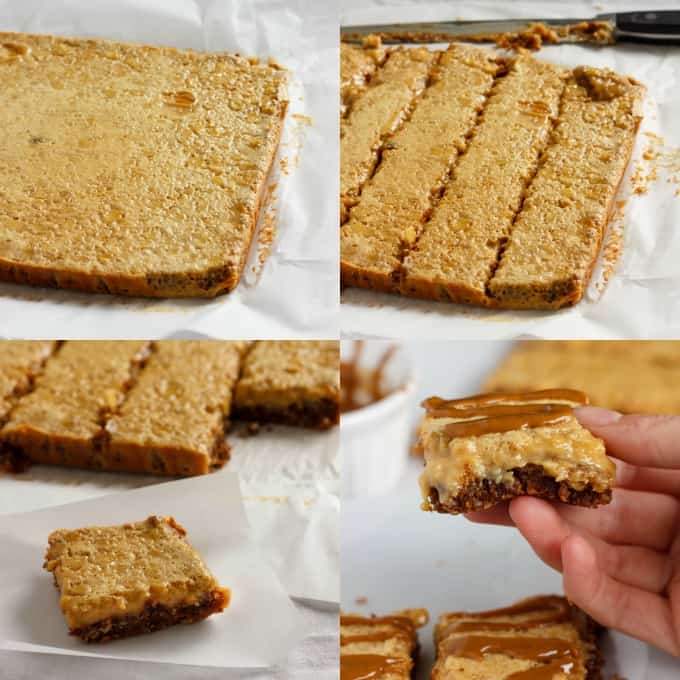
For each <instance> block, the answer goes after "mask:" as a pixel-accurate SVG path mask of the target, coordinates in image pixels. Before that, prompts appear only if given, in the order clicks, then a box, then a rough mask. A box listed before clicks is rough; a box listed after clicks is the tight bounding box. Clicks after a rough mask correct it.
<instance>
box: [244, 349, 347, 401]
mask: <svg viewBox="0 0 680 680" xmlns="http://www.w3.org/2000/svg"><path fill="white" fill-rule="evenodd" d="M339 367H340V346H339V343H338V342H337V341H335V340H300V341H287V340H263V341H260V342H257V343H256V344H255V345H254V347H253V348H252V349H251V350H250V352H249V353H248V355H247V356H246V358H245V361H244V365H243V369H242V371H241V377H240V379H239V381H238V383H237V385H236V393H235V397H234V399H235V402H236V405H237V406H251V405H253V404H254V403H258V404H261V405H263V406H269V407H276V406H281V407H285V406H286V405H289V404H291V403H300V402H301V403H304V401H315V400H320V399H329V400H332V401H336V402H339V400H340V368H339Z"/></svg>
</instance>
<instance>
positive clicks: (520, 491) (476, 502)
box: [423, 464, 612, 515]
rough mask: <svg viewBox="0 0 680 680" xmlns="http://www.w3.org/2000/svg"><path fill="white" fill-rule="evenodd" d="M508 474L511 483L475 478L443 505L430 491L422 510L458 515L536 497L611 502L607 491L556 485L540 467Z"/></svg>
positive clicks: (577, 502)
mask: <svg viewBox="0 0 680 680" xmlns="http://www.w3.org/2000/svg"><path fill="white" fill-rule="evenodd" d="M512 473H513V477H514V479H513V482H512V483H511V484H497V483H496V482H494V481H493V480H491V479H476V480H473V481H472V482H470V483H469V484H467V485H466V486H465V487H464V488H463V489H462V490H461V492H460V493H459V494H458V495H457V496H456V497H455V498H454V499H452V500H450V501H447V502H441V501H440V500H439V493H438V491H437V489H435V488H430V491H429V494H428V498H427V501H426V502H425V503H423V509H424V510H432V511H435V512H443V513H447V514H451V515H458V514H460V513H464V512H474V511H477V510H486V509H487V508H491V507H493V506H494V505H498V504H499V503H502V502H503V501H507V500H510V499H511V498H516V497H517V496H538V497H539V498H545V499H548V500H557V501H561V502H562V503H567V504H569V505H580V506H582V507H586V508H594V507H597V506H598V505H606V504H607V503H609V502H610V501H611V499H612V491H611V489H607V490H606V491H602V492H598V491H595V490H593V488H592V487H591V486H590V485H587V486H586V487H585V488H583V489H574V488H572V487H571V486H569V483H568V482H567V481H562V482H558V481H557V480H556V479H555V478H554V477H550V476H548V475H546V474H545V471H544V469H543V468H542V467H541V466H540V465H534V464H529V465H525V466H524V467H521V468H515V469H513V470H512Z"/></svg>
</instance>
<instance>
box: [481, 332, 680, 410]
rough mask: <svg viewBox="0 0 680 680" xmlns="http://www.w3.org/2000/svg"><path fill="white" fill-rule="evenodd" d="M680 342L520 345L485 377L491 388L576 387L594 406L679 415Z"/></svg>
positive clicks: (570, 342) (522, 389)
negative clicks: (584, 393) (586, 395)
mask: <svg viewBox="0 0 680 680" xmlns="http://www.w3.org/2000/svg"><path fill="white" fill-rule="evenodd" d="M679 381H680V345H679V344H678V343H677V342H675V341H659V340H649V341H647V340H645V341H629V340H622V341H606V340H602V341H587V340H568V341H567V340H565V341H559V342H546V341H536V342H525V343H518V344H517V345H515V346H514V348H513V349H512V350H511V351H510V353H509V354H508V355H507V356H506V357H505V358H504V359H503V361H501V363H500V364H499V365H498V366H497V367H496V368H495V369H494V370H493V371H492V372H491V374H490V375H489V376H488V378H487V379H486V381H485V384H484V389H486V390H489V391H511V392H514V391H525V390H541V389H546V388H549V387H569V386H571V387H574V388H576V389H580V390H583V391H584V392H587V394H588V395H589V396H590V400H591V403H592V404H593V406H600V407H603V408H610V409H614V410H617V411H622V412H625V413H669V414H676V415H677V414H680V391H678V388H677V385H678V382H679Z"/></svg>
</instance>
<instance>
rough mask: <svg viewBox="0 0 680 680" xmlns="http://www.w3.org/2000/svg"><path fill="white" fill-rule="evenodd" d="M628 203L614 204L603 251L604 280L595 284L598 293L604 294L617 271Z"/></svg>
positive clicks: (620, 201)
mask: <svg viewBox="0 0 680 680" xmlns="http://www.w3.org/2000/svg"><path fill="white" fill-rule="evenodd" d="M625 207H626V201H625V200H619V201H616V203H615V204H614V210H613V211H612V215H611V217H610V223H609V233H608V234H607V239H606V242H605V245H604V248H603V250H602V261H603V266H602V278H601V279H600V280H599V281H598V282H597V283H596V284H595V287H596V288H597V291H598V293H603V292H604V289H605V288H606V287H607V284H608V283H609V279H610V278H611V276H612V274H613V273H614V271H615V269H616V265H617V264H618V262H619V258H620V257H621V252H622V249H623V235H624V226H625V222H624V219H623V218H624V213H625Z"/></svg>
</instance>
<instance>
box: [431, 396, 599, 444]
mask: <svg viewBox="0 0 680 680" xmlns="http://www.w3.org/2000/svg"><path fill="white" fill-rule="evenodd" d="M587 403H588V398H587V397H586V395H585V394H583V392H579V391H577V390H566V389H554V390H539V391H536V392H515V393H497V394H481V395H477V396H475V397H467V398H465V399H449V400H446V399H441V398H440V397H430V398H429V399H426V400H425V401H424V402H423V404H422V405H423V407H424V408H425V409H426V411H427V415H428V417H430V418H455V419H456V422H453V423H449V424H448V425H446V426H445V427H444V432H445V433H446V434H447V435H449V436H451V437H478V436H480V435H483V434H490V433H500V432H508V431H510V430H523V429H527V428H534V427H542V426H550V425H558V424H560V423H563V422H565V421H567V420H568V419H569V418H570V417H571V416H572V414H573V408H574V407H575V406H583V405H585V404H587Z"/></svg>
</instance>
